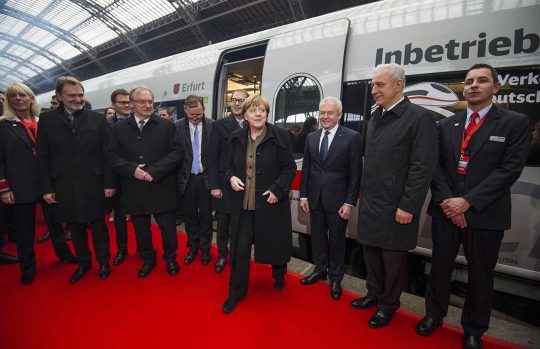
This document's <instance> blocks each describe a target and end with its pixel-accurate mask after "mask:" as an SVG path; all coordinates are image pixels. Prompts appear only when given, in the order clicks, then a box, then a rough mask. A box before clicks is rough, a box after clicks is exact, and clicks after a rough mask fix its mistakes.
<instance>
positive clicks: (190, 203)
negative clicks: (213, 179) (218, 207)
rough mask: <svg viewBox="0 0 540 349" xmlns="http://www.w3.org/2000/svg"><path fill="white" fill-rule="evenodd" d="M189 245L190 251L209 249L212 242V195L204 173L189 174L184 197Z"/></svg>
mask: <svg viewBox="0 0 540 349" xmlns="http://www.w3.org/2000/svg"><path fill="white" fill-rule="evenodd" d="M182 200H183V206H184V214H185V219H186V221H185V222H186V234H187V237H188V239H187V244H186V245H187V247H189V250H190V251H193V252H197V251H198V250H201V251H203V252H205V251H209V250H210V246H211V244H212V195H211V194H210V191H209V190H208V189H206V185H205V184H204V176H203V174H202V173H199V174H198V175H194V174H193V173H192V174H191V175H190V176H189V181H188V184H187V187H186V191H185V193H184V197H183V199H182Z"/></svg>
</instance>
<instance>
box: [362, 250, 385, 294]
mask: <svg viewBox="0 0 540 349" xmlns="http://www.w3.org/2000/svg"><path fill="white" fill-rule="evenodd" d="M364 257H365V259H366V271H367V282H366V287H367V290H368V293H367V295H366V296H367V297H369V298H373V299H377V300H378V299H379V297H380V296H381V295H382V294H383V293H384V264H383V259H382V250H381V249H380V248H378V247H373V246H369V245H364Z"/></svg>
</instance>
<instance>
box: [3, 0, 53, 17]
mask: <svg viewBox="0 0 540 349" xmlns="http://www.w3.org/2000/svg"><path fill="white" fill-rule="evenodd" d="M52 2H53V0H8V2H7V3H6V5H7V6H9V7H12V8H14V9H17V10H19V11H23V12H26V13H28V14H29V15H31V16H37V15H39V14H40V13H41V11H43V10H44V9H45V8H46V7H47V6H49V5H50V4H51V3H52Z"/></svg>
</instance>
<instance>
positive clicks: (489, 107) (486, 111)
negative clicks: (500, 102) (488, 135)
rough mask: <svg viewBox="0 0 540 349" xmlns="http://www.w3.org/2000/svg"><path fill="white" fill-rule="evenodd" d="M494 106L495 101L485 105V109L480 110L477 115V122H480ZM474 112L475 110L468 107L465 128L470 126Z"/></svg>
mask: <svg viewBox="0 0 540 349" xmlns="http://www.w3.org/2000/svg"><path fill="white" fill-rule="evenodd" d="M492 106H493V103H490V104H489V105H488V106H487V107H485V108H484V109H482V110H480V111H479V112H478V116H477V117H476V123H479V122H480V120H482V119H483V118H484V116H486V114H487V113H489V111H490V110H491V107H492ZM472 113H474V112H473V111H472V110H470V109H469V108H467V122H466V123H465V128H467V126H469V124H470V123H471V115H472Z"/></svg>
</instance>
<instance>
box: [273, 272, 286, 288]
mask: <svg viewBox="0 0 540 349" xmlns="http://www.w3.org/2000/svg"><path fill="white" fill-rule="evenodd" d="M283 287H285V275H278V276H277V277H276V279H275V280H274V290H276V291H281V290H282V289H283Z"/></svg>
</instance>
